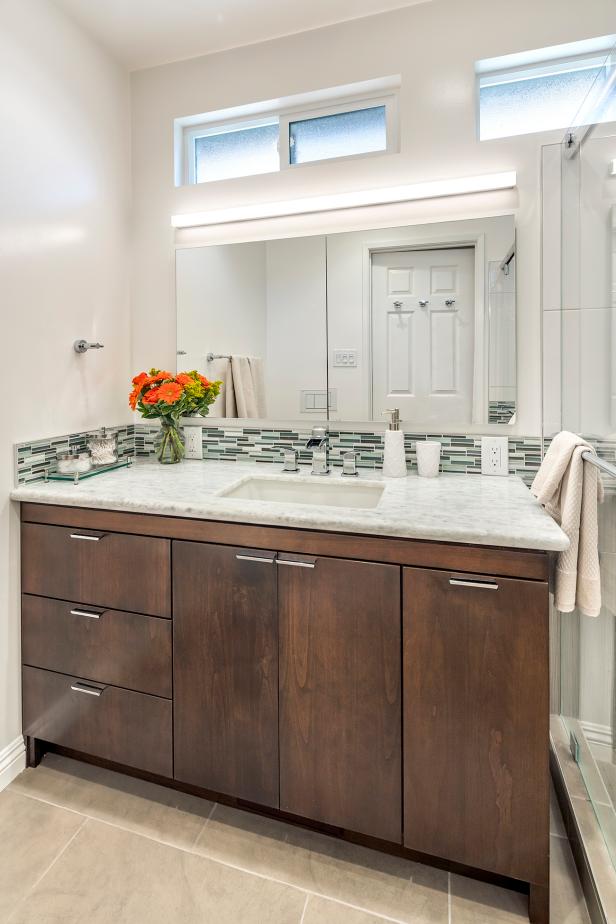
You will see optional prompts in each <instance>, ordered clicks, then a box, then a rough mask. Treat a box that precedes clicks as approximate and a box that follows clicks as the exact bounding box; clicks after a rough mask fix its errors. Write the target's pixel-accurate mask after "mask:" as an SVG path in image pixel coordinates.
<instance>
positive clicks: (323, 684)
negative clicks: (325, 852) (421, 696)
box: [277, 555, 402, 843]
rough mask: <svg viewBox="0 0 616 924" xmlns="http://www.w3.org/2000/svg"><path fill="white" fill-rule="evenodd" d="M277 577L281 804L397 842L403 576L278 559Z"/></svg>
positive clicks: (374, 567)
mask: <svg viewBox="0 0 616 924" xmlns="http://www.w3.org/2000/svg"><path fill="white" fill-rule="evenodd" d="M285 559H286V564H285V563H284V560H285ZM298 559H299V562H298ZM293 560H294V561H295V563H293ZM302 563H303V564H304V567H302ZM298 564H299V566H298ZM277 570H278V582H279V583H278V596H279V613H280V807H281V809H283V810H284V811H288V812H293V813H294V814H297V815H303V816H305V817H307V818H313V819H315V820H317V821H321V822H325V823H327V824H330V825H336V826H338V827H341V828H346V829H348V830H352V831H357V832H359V833H363V834H368V835H372V836H374V837H380V838H383V839H385V840H389V841H395V842H398V843H400V841H401V814H402V804H401V727H400V724H401V716H400V713H401V691H400V679H401V666H400V634H401V633H400V622H401V614H400V569H399V568H397V567H396V566H393V565H380V564H369V563H366V562H358V561H345V560H340V559H330V558H318V557H317V558H303V557H302V556H296V555H285V556H279V562H278V565H277Z"/></svg>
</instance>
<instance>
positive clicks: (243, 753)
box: [173, 542, 278, 807]
mask: <svg viewBox="0 0 616 924" xmlns="http://www.w3.org/2000/svg"><path fill="white" fill-rule="evenodd" d="M273 559H274V553H273V552H263V551H259V550H255V549H239V548H233V547H230V546H217V545H210V544H208V543H199V542H174V544H173V577H174V623H173V663H174V731H175V773H174V775H175V779H177V780H181V781H182V782H183V783H192V784H193V785H195V786H202V787H204V788H206V789H211V790H213V791H215V792H221V793H226V794H228V795H231V796H236V797H237V798H239V799H246V800H248V801H251V802H257V803H259V804H261V805H269V806H274V807H277V806H278V622H277V615H276V571H275V566H274V561H273Z"/></svg>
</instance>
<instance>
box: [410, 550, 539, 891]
mask: <svg viewBox="0 0 616 924" xmlns="http://www.w3.org/2000/svg"><path fill="white" fill-rule="evenodd" d="M547 607H548V588H547V584H545V583H543V582H540V581H525V580H512V579H508V578H501V577H498V578H495V577H493V576H486V575H469V574H456V573H450V572H443V571H432V570H427V569H423V568H405V569H404V669H403V683H404V768H405V773H404V843H405V846H407V847H409V848H412V849H413V850H417V851H420V852H422V853H427V854H431V855H433V856H446V857H448V858H449V859H451V860H455V861H457V862H459V863H463V864H465V865H467V866H472V867H478V868H480V869H486V870H492V871H494V872H497V873H500V874H502V875H506V876H510V877H511V878H514V879H521V880H525V881H527V882H543V881H545V879H546V877H547V865H548V861H549V857H548V842H549V827H548V826H549V818H548V813H547V812H546V805H547V804H548V801H549V767H548V746H547V742H548V737H549V728H548V721H549V690H548V658H549V653H548V631H547V618H546V614H547Z"/></svg>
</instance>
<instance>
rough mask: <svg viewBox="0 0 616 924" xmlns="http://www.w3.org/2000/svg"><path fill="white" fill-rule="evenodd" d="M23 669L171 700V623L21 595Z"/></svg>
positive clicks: (117, 611)
mask: <svg viewBox="0 0 616 924" xmlns="http://www.w3.org/2000/svg"><path fill="white" fill-rule="evenodd" d="M21 657H22V661H23V663H24V664H28V665H30V666H32V667H42V668H45V669H46V670H51V671H58V672H59V673H62V674H74V675H75V676H77V677H83V678H86V679H87V680H94V681H96V682H98V683H108V684H112V685H113V686H117V687H125V688H127V689H129V690H136V691H138V692H140V693H151V694H153V695H154V696H164V697H167V698H171V695H172V676H171V671H172V664H171V620H169V619H159V618H158V617H157V616H142V615H141V614H139V613H124V612H122V611H119V610H105V609H102V608H100V607H93V606H81V605H80V604H76V603H69V602H68V601H66V600H50V599H48V598H47V597H33V596H30V595H29V594H23V595H22V605H21Z"/></svg>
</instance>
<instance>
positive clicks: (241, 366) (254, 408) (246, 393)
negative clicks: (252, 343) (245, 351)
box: [225, 356, 265, 417]
mask: <svg viewBox="0 0 616 924" xmlns="http://www.w3.org/2000/svg"><path fill="white" fill-rule="evenodd" d="M225 406H226V411H227V417H265V385H264V379H263V363H262V361H261V359H260V358H259V357H257V356H232V357H231V374H230V375H229V376H228V377H227V398H226V401H225ZM233 412H234V413H233Z"/></svg>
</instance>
